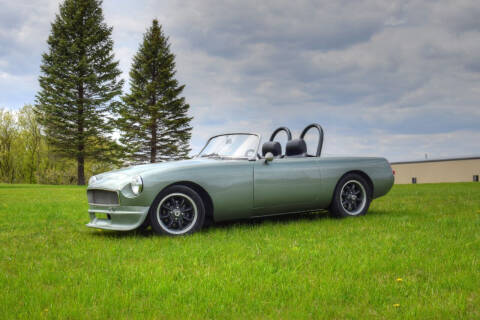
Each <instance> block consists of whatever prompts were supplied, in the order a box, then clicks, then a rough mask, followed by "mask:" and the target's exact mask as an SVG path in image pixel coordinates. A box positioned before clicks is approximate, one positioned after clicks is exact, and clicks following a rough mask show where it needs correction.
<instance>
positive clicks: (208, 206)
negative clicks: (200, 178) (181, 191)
mask: <svg viewBox="0 0 480 320" xmlns="http://www.w3.org/2000/svg"><path fill="white" fill-rule="evenodd" d="M172 186H185V187H189V188H190V189H192V190H194V191H195V192H196V193H198V195H199V196H200V198H202V200H203V203H204V205H205V218H207V219H211V221H212V222H213V220H214V218H213V201H212V198H211V197H210V195H209V194H208V192H207V191H206V190H205V189H204V188H203V187H202V186H200V185H199V184H197V183H195V182H192V181H177V182H174V183H171V184H169V185H168V186H166V187H165V188H163V189H162V190H160V192H159V193H158V194H161V193H162V192H163V190H165V189H167V188H170V187H172Z"/></svg>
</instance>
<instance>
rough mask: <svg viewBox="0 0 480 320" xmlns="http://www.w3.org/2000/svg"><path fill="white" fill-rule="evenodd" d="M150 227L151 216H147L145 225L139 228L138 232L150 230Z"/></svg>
mask: <svg viewBox="0 0 480 320" xmlns="http://www.w3.org/2000/svg"><path fill="white" fill-rule="evenodd" d="M148 227H150V215H147V217H146V218H145V221H143V223H142V224H141V225H140V226H139V227H138V228H137V231H140V232H142V231H145V230H147V229H148Z"/></svg>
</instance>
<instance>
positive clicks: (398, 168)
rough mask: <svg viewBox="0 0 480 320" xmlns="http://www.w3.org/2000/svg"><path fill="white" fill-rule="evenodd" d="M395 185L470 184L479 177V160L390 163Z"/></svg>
mask: <svg viewBox="0 0 480 320" xmlns="http://www.w3.org/2000/svg"><path fill="white" fill-rule="evenodd" d="M391 166H392V169H393V170H395V183H398V184H406V183H412V178H413V177H416V178H417V183H436V182H471V181H473V176H474V175H480V158H477V159H454V160H441V161H438V160H437V161H428V160H427V161H419V162H403V163H392V164H391Z"/></svg>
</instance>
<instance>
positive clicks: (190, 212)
mask: <svg viewBox="0 0 480 320" xmlns="http://www.w3.org/2000/svg"><path fill="white" fill-rule="evenodd" d="M149 217H150V225H151V226H152V229H153V231H155V232H156V233H158V234H166V235H170V236H181V235H186V234H191V233H194V232H196V231H198V230H200V229H201V228H202V226H203V223H204V221H205V205H204V204H203V200H202V198H201V197H200V196H199V195H198V193H197V192H195V190H192V189H190V188H189V187H186V186H182V185H177V186H175V185H174V186H171V187H168V188H167V189H165V190H163V191H162V192H161V193H160V194H159V195H158V196H157V197H156V198H155V201H154V202H153V205H152V206H151V208H150V213H149Z"/></svg>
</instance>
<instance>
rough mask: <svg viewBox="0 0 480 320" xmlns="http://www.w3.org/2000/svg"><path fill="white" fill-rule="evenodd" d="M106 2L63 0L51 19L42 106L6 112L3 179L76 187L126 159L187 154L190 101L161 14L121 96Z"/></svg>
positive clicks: (0, 142) (1, 124) (1, 126)
mask: <svg viewBox="0 0 480 320" xmlns="http://www.w3.org/2000/svg"><path fill="white" fill-rule="evenodd" d="M112 30H113V29H112V27H109V26H108V25H107V24H106V23H105V22H104V16H103V11H102V1H101V0H65V1H64V2H63V3H61V4H60V6H59V12H58V14H57V15H56V17H55V20H54V22H53V23H52V24H51V32H50V35H49V37H48V40H47V45H48V49H47V51H46V52H45V53H44V54H43V56H42V64H41V66H40V68H41V75H40V77H39V84H40V90H39V92H38V93H37V95H36V102H35V105H34V106H25V107H24V108H23V109H22V110H20V111H18V112H13V111H7V110H2V109H0V130H1V132H0V181H2V182H9V183H14V182H26V183H77V184H79V185H84V184H85V181H86V175H92V174H95V173H98V172H100V171H105V170H109V169H112V168H114V167H117V166H119V165H123V164H125V163H145V162H151V163H153V162H159V161H168V160H176V159H183V158H186V157H188V154H189V152H190V147H189V141H190V137H191V130H192V128H191V126H190V121H191V119H192V118H190V117H189V116H188V111H189V108H190V106H189V105H188V104H187V103H186V101H185V98H184V97H183V96H182V92H183V90H184V88H185V86H184V85H180V84H179V83H178V81H177V80H176V79H175V74H176V69H175V55H174V54H173V53H172V52H171V49H170V44H169V41H168V37H167V36H166V35H165V34H164V32H163V30H162V27H161V25H160V24H159V22H158V20H156V19H154V20H153V22H152V24H151V26H150V27H149V28H148V29H147V31H146V33H145V34H144V36H143V41H142V42H141V43H140V46H139V49H138V51H137V53H136V54H135V56H134V58H133V62H132V65H131V69H130V73H129V75H130V80H129V92H125V93H123V86H124V83H123V80H121V78H120V76H121V71H120V70H119V68H118V65H119V61H117V60H116V59H115V55H114V52H113V40H112V37H111V35H112Z"/></svg>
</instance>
